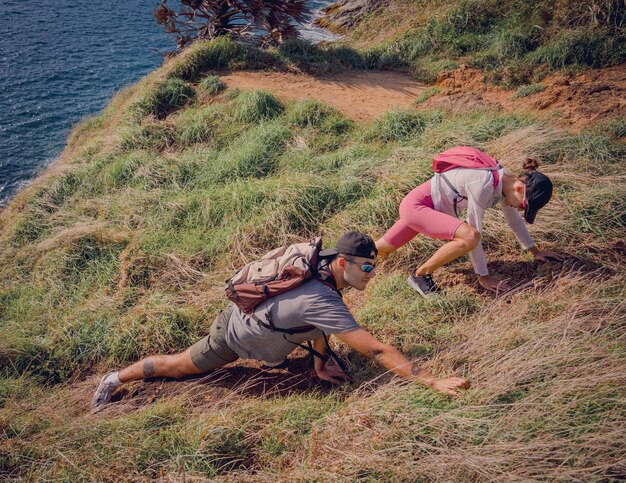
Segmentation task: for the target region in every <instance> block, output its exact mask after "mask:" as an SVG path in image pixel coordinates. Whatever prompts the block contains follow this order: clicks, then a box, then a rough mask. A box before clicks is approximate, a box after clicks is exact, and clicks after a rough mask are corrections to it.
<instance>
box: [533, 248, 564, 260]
mask: <svg viewBox="0 0 626 483" xmlns="http://www.w3.org/2000/svg"><path fill="white" fill-rule="evenodd" d="M532 254H533V256H534V257H535V259H536V260H541V261H542V262H549V261H550V260H556V261H557V262H562V261H563V255H561V254H560V253H557V252H551V251H550V250H537V251H533V252H532Z"/></svg>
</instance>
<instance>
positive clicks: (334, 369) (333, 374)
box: [315, 361, 347, 386]
mask: <svg viewBox="0 0 626 483" xmlns="http://www.w3.org/2000/svg"><path fill="white" fill-rule="evenodd" d="M315 373H316V374H317V377H319V378H320V379H321V380H322V381H327V382H330V383H331V384H333V385H335V386H336V385H338V384H341V383H342V382H344V381H345V380H346V379H347V376H346V373H345V372H343V370H342V369H341V367H339V366H338V365H337V364H333V363H330V361H329V363H328V364H322V365H321V366H320V367H315Z"/></svg>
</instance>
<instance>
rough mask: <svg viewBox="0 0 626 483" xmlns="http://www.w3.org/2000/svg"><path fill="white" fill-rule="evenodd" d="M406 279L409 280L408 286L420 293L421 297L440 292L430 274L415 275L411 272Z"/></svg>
mask: <svg viewBox="0 0 626 483" xmlns="http://www.w3.org/2000/svg"><path fill="white" fill-rule="evenodd" d="M407 281H408V282H409V287H411V288H412V289H413V290H415V291H416V292H418V293H419V294H421V295H422V296H423V297H428V296H429V295H432V294H434V293H439V292H441V289H440V288H439V287H437V285H436V284H435V282H434V281H433V277H432V276H431V275H420V276H417V275H415V274H414V273H412V274H411V275H409V279H408V280H407Z"/></svg>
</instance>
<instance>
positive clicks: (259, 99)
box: [231, 90, 285, 123]
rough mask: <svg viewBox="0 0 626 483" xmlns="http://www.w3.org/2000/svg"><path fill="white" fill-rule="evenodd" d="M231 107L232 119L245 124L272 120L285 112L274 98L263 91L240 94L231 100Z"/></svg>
mask: <svg viewBox="0 0 626 483" xmlns="http://www.w3.org/2000/svg"><path fill="white" fill-rule="evenodd" d="M231 107H232V113H233V117H234V119H235V120H236V121H239V122H247V123H257V122H260V121H264V120H267V119H272V118H274V117H276V116H280V115H281V114H282V113H283V112H284V110H285V107H284V106H283V104H282V103H281V102H280V101H279V100H278V98H277V97H276V96H274V95H273V94H271V93H269V92H267V91H263V90H254V91H246V92H243V93H241V94H240V95H238V96H237V97H236V98H235V99H234V100H233V102H232V106H231Z"/></svg>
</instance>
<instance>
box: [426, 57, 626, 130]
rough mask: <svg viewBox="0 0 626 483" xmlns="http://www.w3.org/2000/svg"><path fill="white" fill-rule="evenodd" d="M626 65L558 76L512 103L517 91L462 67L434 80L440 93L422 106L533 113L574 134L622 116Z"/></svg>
mask: <svg viewBox="0 0 626 483" xmlns="http://www.w3.org/2000/svg"><path fill="white" fill-rule="evenodd" d="M624 67H625V66H624V65H621V66H616V67H611V68H607V69H598V70H592V71H588V72H583V73H579V74H566V73H562V72H559V73H556V74H552V75H550V76H548V77H546V78H545V79H543V80H542V81H541V83H540V84H541V85H543V86H544V87H545V89H544V90H543V91H542V92H538V93H536V94H532V95H529V96H527V97H521V98H516V97H515V91H514V90H513V91H509V90H504V89H501V88H498V87H495V86H492V85H487V84H485V81H484V75H483V74H482V73H481V72H480V71H479V70H477V69H471V68H467V67H465V66H462V67H460V68H459V69H456V70H454V71H452V72H447V73H444V74H442V75H440V76H439V78H438V79H437V85H438V87H440V88H442V92H441V93H440V94H438V95H437V96H434V97H432V98H431V99H429V100H428V101H427V102H425V103H424V104H423V106H424V107H429V108H430V107H447V108H454V109H461V110H463V111H469V110H472V109H476V108H481V107H489V108H497V109H503V110H505V111H518V112H524V111H534V112H536V113H537V114H539V115H540V116H541V117H544V116H545V117H548V118H551V119H553V120H555V121H557V122H559V123H561V124H563V125H564V126H566V127H570V128H572V129H573V130H579V129H581V128H584V127H589V126H592V125H594V124H596V123H598V122H599V121H603V120H606V119H613V118H617V117H623V116H626V69H625V68H624Z"/></svg>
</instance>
